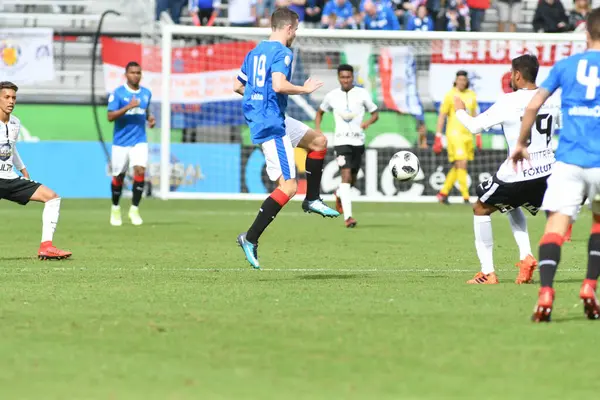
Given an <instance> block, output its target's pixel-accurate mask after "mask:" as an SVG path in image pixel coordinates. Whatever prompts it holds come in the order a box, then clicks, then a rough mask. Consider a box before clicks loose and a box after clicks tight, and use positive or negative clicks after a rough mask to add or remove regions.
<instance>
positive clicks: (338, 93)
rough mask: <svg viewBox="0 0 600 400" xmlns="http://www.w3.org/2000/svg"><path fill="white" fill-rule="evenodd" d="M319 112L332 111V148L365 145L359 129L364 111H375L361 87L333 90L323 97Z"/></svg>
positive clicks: (362, 132)
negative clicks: (333, 132) (333, 122)
mask: <svg viewBox="0 0 600 400" xmlns="http://www.w3.org/2000/svg"><path fill="white" fill-rule="evenodd" d="M321 110H323V111H325V112H330V111H333V116H334V120H335V136H334V146H343V145H350V146H362V145H364V144H365V132H364V131H363V129H362V128H361V124H362V122H363V119H364V116H365V111H368V112H370V113H372V112H375V111H376V110H377V105H376V104H375V103H373V100H372V99H371V96H370V95H369V92H368V91H367V90H366V89H363V88H361V87H356V86H355V87H353V88H352V89H350V90H349V91H347V92H345V91H343V90H342V89H341V88H338V89H334V90H332V91H331V92H329V93H327V95H325V98H324V99H323V102H322V103H321Z"/></svg>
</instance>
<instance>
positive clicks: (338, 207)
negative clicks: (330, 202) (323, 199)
mask: <svg viewBox="0 0 600 400" xmlns="http://www.w3.org/2000/svg"><path fill="white" fill-rule="evenodd" d="M333 196H334V197H335V210H336V211H337V212H339V213H340V214H343V213H344V208H343V207H342V199H340V198H339V197H338V195H337V192H333Z"/></svg>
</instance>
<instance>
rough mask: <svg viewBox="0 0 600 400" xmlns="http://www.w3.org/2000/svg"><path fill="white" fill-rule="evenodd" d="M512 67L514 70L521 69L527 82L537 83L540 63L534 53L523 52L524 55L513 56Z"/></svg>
mask: <svg viewBox="0 0 600 400" xmlns="http://www.w3.org/2000/svg"><path fill="white" fill-rule="evenodd" d="M512 69H513V71H519V72H520V73H521V76H522V77H523V79H525V80H526V81H527V82H531V83H535V80H536V79H537V75H538V71H539V69H540V63H539V62H538V59H537V57H536V56H534V55H533V54H523V55H522V56H519V57H517V58H513V60H512Z"/></svg>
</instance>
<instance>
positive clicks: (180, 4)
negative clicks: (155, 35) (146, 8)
mask: <svg viewBox="0 0 600 400" xmlns="http://www.w3.org/2000/svg"><path fill="white" fill-rule="evenodd" d="M187 1H188V0H156V20H159V19H160V14H162V13H163V12H167V13H168V14H169V16H170V17H171V20H172V21H173V22H174V23H176V24H178V23H179V18H180V17H181V11H182V10H183V8H184V7H185V4H186V3H187Z"/></svg>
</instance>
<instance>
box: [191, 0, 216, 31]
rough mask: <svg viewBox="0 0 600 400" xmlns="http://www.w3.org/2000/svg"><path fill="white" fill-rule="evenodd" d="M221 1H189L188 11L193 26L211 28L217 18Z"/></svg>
mask: <svg viewBox="0 0 600 400" xmlns="http://www.w3.org/2000/svg"><path fill="white" fill-rule="evenodd" d="M220 7H221V0H189V2H188V9H189V10H190V15H191V16H192V20H193V21H194V25H202V26H213V25H214V23H215V20H216V19H217V17H218V16H219V8H220Z"/></svg>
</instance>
